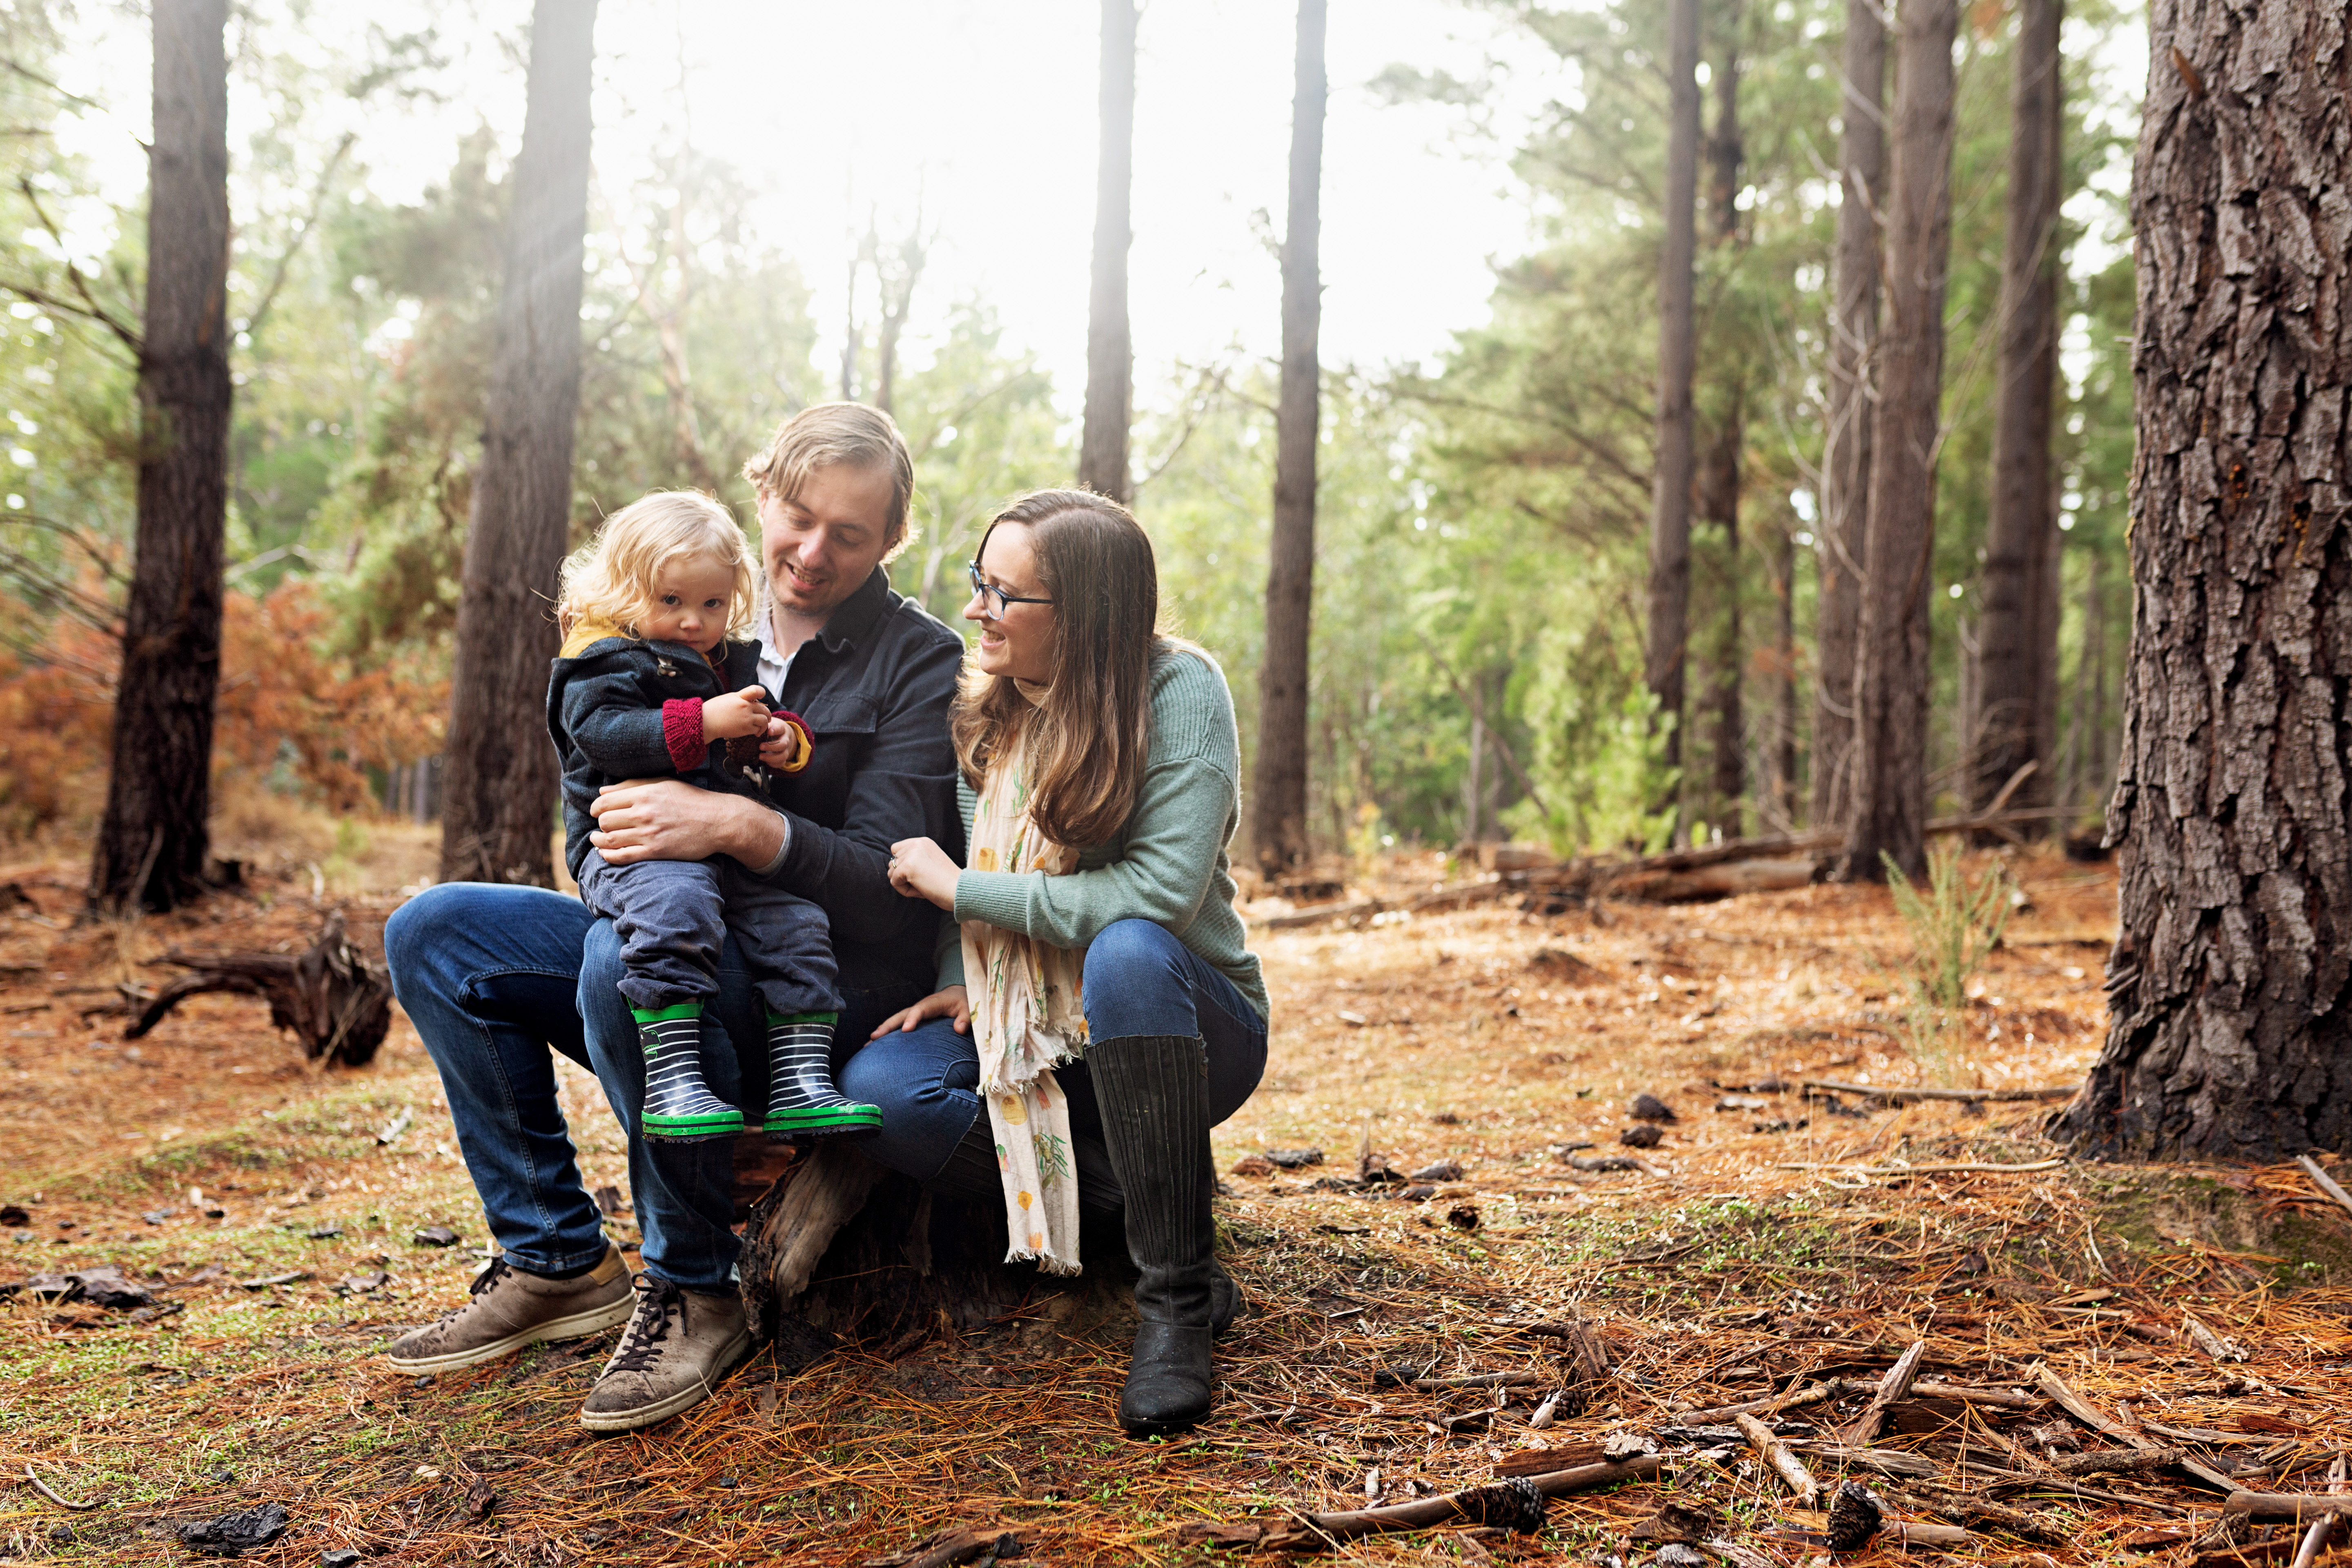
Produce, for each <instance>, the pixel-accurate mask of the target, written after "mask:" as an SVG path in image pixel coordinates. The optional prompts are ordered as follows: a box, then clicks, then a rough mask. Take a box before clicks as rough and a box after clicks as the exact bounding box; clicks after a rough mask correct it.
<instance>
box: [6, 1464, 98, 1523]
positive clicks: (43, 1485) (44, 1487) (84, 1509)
mask: <svg viewBox="0 0 2352 1568" xmlns="http://www.w3.org/2000/svg"><path fill="white" fill-rule="evenodd" d="M25 1479H26V1480H28V1481H30V1482H31V1483H32V1484H33V1489H34V1490H35V1491H37V1492H38V1493H40V1494H41V1495H42V1496H43V1497H45V1498H47V1499H48V1500H50V1501H51V1502H53V1503H55V1504H57V1505H58V1507H59V1508H69V1509H71V1510H73V1511H74V1512H76V1513H88V1512H89V1510H91V1509H94V1508H104V1507H105V1506H106V1500H105V1499H104V1498H100V1499H99V1500H97V1501H95V1502H70V1501H68V1500H66V1499H64V1498H61V1497H59V1496H58V1494H57V1493H55V1492H53V1491H51V1490H50V1489H49V1488H48V1483H47V1482H46V1481H44V1480H42V1479H41V1478H40V1477H38V1476H37V1475H35V1474H34V1473H33V1467H32V1466H30V1465H26V1467H25Z"/></svg>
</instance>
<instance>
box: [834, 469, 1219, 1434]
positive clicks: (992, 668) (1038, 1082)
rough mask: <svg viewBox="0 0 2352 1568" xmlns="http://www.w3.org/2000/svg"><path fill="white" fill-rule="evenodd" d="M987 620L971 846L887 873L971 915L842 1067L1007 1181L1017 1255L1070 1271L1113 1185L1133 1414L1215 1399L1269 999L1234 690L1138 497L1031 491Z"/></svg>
mask: <svg viewBox="0 0 2352 1568" xmlns="http://www.w3.org/2000/svg"><path fill="white" fill-rule="evenodd" d="M971 580H972V597H971V604H970V605H967V606H966V607H965V609H964V612H963V613H964V618H965V619H967V620H971V621H976V622H978V623H979V624H980V641H979V645H978V647H976V648H974V650H973V651H972V654H971V660H970V662H969V663H968V664H967V665H966V667H965V671H964V682H963V687H962V689H961V693H960V694H959V696H958V698H957V702H956V710H955V720H954V734H955V744H956V757H957V762H958V764H959V767H960V770H961V773H962V778H961V781H960V784H959V795H960V796H961V805H962V809H963V814H964V820H965V824H966V833H965V837H966V840H967V842H968V843H969V844H970V845H971V850H970V855H969V868H966V867H959V866H957V865H956V864H955V862H954V861H952V860H951V859H950V858H948V856H947V855H946V853H945V852H944V851H942V850H941V849H940V847H939V846H938V845H937V844H936V843H934V842H932V841H931V840H930V839H929V838H909V839H906V840H904V841H902V842H900V843H898V844H897V845H895V846H893V847H892V859H891V865H890V880H891V883H892V885H893V886H895V887H897V888H898V890H899V891H900V892H902V893H905V894H907V895H908V896H909V897H915V898H923V899H929V900H930V901H931V902H933V903H935V904H937V905H939V906H940V909H942V910H947V911H948V912H949V913H950V914H951V915H952V916H954V922H945V921H943V922H942V927H943V929H942V932H941V944H940V945H941V953H940V990H939V991H938V992H937V993H936V994H933V995H931V996H929V997H926V998H925V999H924V1000H923V1001H922V1002H920V1003H919V1004H917V1005H915V1006H913V1007H910V1008H908V1009H907V1010H906V1011H904V1012H902V1013H900V1014H898V1015H897V1016H894V1017H892V1018H891V1019H889V1020H887V1022H885V1023H884V1024H883V1026H882V1027H881V1028H879V1029H877V1031H876V1032H875V1037H874V1043H873V1044H870V1045H868V1046H867V1047H866V1048H864V1049H863V1050H861V1051H859V1052H858V1053H857V1054H856V1056H854V1057H852V1058H850V1059H849V1061H848V1063H847V1065H846V1067H845V1069H844V1070H843V1073H842V1075H841V1086H842V1088H843V1089H844V1091H845V1092H846V1093H848V1094H851V1095H853V1096H855V1097H856V1098H857V1099H859V1100H866V1101H868V1102H871V1103H873V1104H876V1105H878V1106H880V1107H881V1108H882V1124H883V1131H882V1133H881V1135H880V1136H879V1137H878V1138H877V1139H876V1140H875V1141H874V1142H871V1143H869V1144H867V1145H866V1149H867V1151H868V1152H871V1153H873V1154H874V1155H875V1156H876V1157H877V1158H878V1159H880V1160H881V1161H882V1162H883V1163H886V1164H888V1165H891V1166H893V1167H894V1168H896V1169H898V1170H901V1171H904V1172H907V1173H908V1174H910V1175H913V1176H916V1177H918V1178H919V1179H921V1180H923V1181H925V1182H927V1183H929V1184H932V1185H933V1186H935V1187H937V1188H940V1189H941V1190H945V1191H952V1192H957V1193H961V1194H969V1195H972V1196H984V1195H988V1194H1002V1197H1003V1202H1004V1205H1005V1214H1006V1219H1007V1226H1008V1229H1009V1231H1010V1235H1011V1239H1012V1251H1011V1256H1012V1257H1013V1258H1034V1259H1036V1260H1037V1261H1038V1262H1039V1264H1040V1265H1041V1266H1043V1267H1044V1268H1047V1269H1050V1270H1054V1271H1056V1272H1063V1273H1075V1272H1076V1270H1077V1269H1078V1268H1079V1267H1080V1264H1081V1259H1080V1258H1079V1257H1078V1223H1077V1222H1078V1214H1079V1210H1080V1208H1081V1207H1082V1206H1084V1207H1087V1208H1091V1209H1095V1210H1097V1211H1098V1212H1099V1211H1103V1210H1108V1209H1113V1208H1118V1207H1121V1206H1123V1207H1124V1210H1125V1215H1126V1226H1127V1242H1128V1250H1129V1253H1130V1255H1131V1256H1132V1257H1133V1258H1134V1260H1135V1263H1136V1266H1137V1268H1139V1270H1140V1271H1141V1278H1140V1279H1139V1281H1138V1282H1137V1285H1136V1288H1135V1300H1136V1308H1137V1313H1138V1317H1139V1324H1138V1327H1137V1329H1136V1336H1135V1349H1134V1353H1133V1357H1132V1360H1131V1364H1130V1366H1129V1371H1128V1377H1127V1387H1126V1389H1125V1391H1124V1392H1123V1393H1122V1394H1120V1396H1119V1409H1118V1416H1119V1424H1120V1425H1121V1426H1124V1427H1126V1428H1127V1430H1129V1432H1132V1433H1134V1434H1136V1435H1138V1436H1149V1435H1151V1434H1155V1433H1163V1432H1178V1431H1182V1430H1184V1429H1185V1428H1187V1427H1190V1426H1193V1425H1194V1424H1196V1423H1197V1422H1199V1421H1200V1420H1201V1419H1202V1417H1204V1416H1205V1415H1207V1414H1208V1411H1209V1401H1210V1376H1211V1373H1210V1342H1211V1339H1212V1338H1213V1334H1214V1332H1215V1331H1216V1330H1218V1329H1220V1328H1222V1327H1223V1324H1224V1322H1225V1321H1229V1320H1230V1319H1231V1317H1232V1310H1233V1303H1234V1291H1233V1284H1232V1281H1231V1280H1230V1279H1226V1278H1225V1277H1224V1275H1223V1271H1222V1270H1220V1269H1219V1268H1217V1264H1216V1254H1215V1231H1214V1229H1213V1226H1212V1225H1211V1223H1210V1217H1209V1198H1210V1194H1211V1192H1212V1190H1213V1186H1214V1184H1215V1176H1214V1173H1213V1170H1212V1167H1211V1162H1210V1153H1209V1129H1210V1128H1211V1127H1212V1126H1213V1125H1215V1124H1216V1123H1217V1122H1219V1121H1223V1120H1224V1119H1225V1118H1226V1117H1228V1116H1230V1115H1232V1114H1233V1113H1234V1110H1237V1109H1238V1108H1239V1107H1240V1106H1241V1103H1242V1102H1243V1101H1244V1100H1246V1099H1248V1098H1249V1095H1250V1091H1251V1090H1253V1089H1255V1088H1256V1087H1257V1082H1258V1078H1259V1076H1260V1075H1261V1074H1262V1073H1263V1072H1264V1071H1265V1037H1266V994H1265V980H1264V978H1263V976H1262V975H1261V974H1260V973H1259V970H1258V962H1257V959H1256V957H1255V955H1253V954H1252V953H1251V952H1249V951H1248V949H1247V948H1246V947H1244V941H1243V931H1242V922H1241V917H1240V916H1239V915H1238V914H1237V913H1235V911H1234V881H1233V877H1232V873H1231V869H1230V866H1229V863H1228V861H1227V858H1226V854H1225V847H1226V845H1227V844H1228V843H1229V842H1230V841H1231V840H1232V838H1233V836H1234V827H1235V826H1236V824H1237V823H1238V821H1239V819H1240V811H1241V789H1240V784H1239V777H1240V770H1241V752H1240V742H1239V739H1238V736H1237V735H1236V733H1235V731H1234V705H1233V696H1232V694H1231V693H1230V692H1229V691H1228V690H1227V689H1226V688H1225V681H1224V676H1223V673H1222V672H1221V671H1220V670H1219V669H1218V668H1217V667H1216V665H1215V664H1214V662H1213V661H1212V660H1211V659H1210V658H1209V657H1208V655H1207V654H1205V653H1203V652H1202V651H1201V650H1200V649H1199V648H1197V647H1192V645H1190V644H1188V643H1183V642H1181V641H1178V640H1177V639H1175V638H1172V637H1163V636H1160V635H1159V634H1158V632H1157V629H1156V628H1157V626H1158V621H1159V610H1160V583H1159V574H1158V571H1157V569H1156V568H1155V566H1154V564H1153V562H1152V556H1151V542H1150V539H1148V538H1146V537H1145V535H1144V532H1143V530H1142V529H1141V528H1140V527H1139V526H1138V525H1137V523H1136V521H1135V519H1134V518H1133V517H1132V516H1131V515H1129V512H1128V511H1127V510H1126V509H1125V508H1124V507H1121V506H1119V505H1118V503H1117V502H1115V501H1110V500H1105V499H1103V498H1102V497H1100V496H1097V495H1092V494H1089V493H1087V492H1085V491H1078V490H1041V491H1039V492H1037V493H1035V494H1034V495H1029V496H1024V497H1023V498H1022V499H1021V500H1017V501H1015V502H1013V505H1011V506H1010V507H1008V508H1006V509H1005V510H1003V512H1002V513H1000V514H999V515H998V516H997V518H996V520H995V521H993V522H992V523H991V524H990V525H989V529H988V532H987V533H986V534H985V535H984V536H983V537H982V540H981V546H980V552H979V556H978V558H977V559H976V560H975V561H974V562H973V563H972V565H971Z"/></svg>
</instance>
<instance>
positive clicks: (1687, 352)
mask: <svg viewBox="0 0 2352 1568" xmlns="http://www.w3.org/2000/svg"><path fill="white" fill-rule="evenodd" d="M1666 26H1667V42H1666V55H1667V59H1666V90H1667V110H1666V114H1667V119H1666V210H1665V224H1666V231H1665V241H1664V244H1663V245H1662V246H1661V247H1659V250H1658V414H1657V433H1656V438H1655V442H1654V444H1655V446H1656V447H1657V471H1656V473H1655V475H1654V477H1653V479H1652V482H1651V493H1650V626H1649V650H1648V651H1649V658H1648V660H1647V663H1648V670H1647V675H1648V680H1649V687H1650V694H1651V695H1652V696H1653V697H1654V698H1655V699H1656V700H1657V710H1656V712H1655V713H1654V715H1653V721H1654V723H1656V724H1658V725H1660V726H1663V727H1665V730H1666V742H1665V748H1664V750H1665V757H1666V761H1667V762H1668V763H1680V762H1681V761H1682V756H1683V717H1684V715H1683V693H1684V672H1685V666H1686V664H1687V662H1688V657H1689V652H1690V514H1691V479H1692V468H1693V466H1694V465H1693V456H1692V451H1693V437H1692V431H1691V361H1692V357H1693V324H1692V317H1691V288H1692V283H1691V265H1692V261H1693V258H1694V257H1695V255H1696V250H1697V240H1698V0H1671V4H1670V8H1669V13H1668V17H1667V23H1666ZM1678 831H1679V829H1678Z"/></svg>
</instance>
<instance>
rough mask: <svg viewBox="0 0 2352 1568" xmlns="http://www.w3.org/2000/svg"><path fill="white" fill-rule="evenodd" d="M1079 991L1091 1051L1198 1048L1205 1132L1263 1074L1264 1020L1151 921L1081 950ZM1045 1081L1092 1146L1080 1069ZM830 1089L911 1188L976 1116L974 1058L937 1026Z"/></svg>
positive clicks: (879, 1053) (853, 1069) (1087, 1086)
mask: <svg viewBox="0 0 2352 1568" xmlns="http://www.w3.org/2000/svg"><path fill="white" fill-rule="evenodd" d="M1082 990H1083V994H1084V995H1085V998H1086V1014H1087V1037H1088V1038H1089V1039H1091V1040H1097V1041H1101V1040H1115V1039H1118V1038H1120V1037H1125V1036H1129V1035H1178V1036H1184V1037H1192V1038H1197V1039H1198V1040H1200V1042H1201V1044H1202V1048H1203V1050H1204V1051H1205V1052H1206V1054H1207V1058H1208V1070H1209V1121H1210V1122H1211V1124H1214V1123H1216V1122H1220V1121H1224V1120H1225V1118H1227V1117H1229V1116H1231V1115H1232V1114H1233V1113H1234V1111H1236V1110H1240V1109H1241V1106H1242V1102H1243V1101H1244V1100H1247V1099H1248V1098H1249V1097H1250V1095H1251V1093H1252V1092H1253V1091H1254V1090H1255V1089H1256V1088H1257V1085H1258V1079H1261V1078H1263V1077H1264V1076H1265V1019H1263V1018H1261V1017H1259V1016H1257V1010H1256V1009H1255V1008H1254V1007H1252V1006H1251V1005H1249V1003H1248V1002H1247V1001H1246V1000H1245V999H1244V997H1243V995H1242V994H1241V992H1240V991H1238V990H1236V989H1235V988H1234V983H1233V982H1232V981H1230V980H1228V979H1226V978H1225V977H1224V975H1223V974H1222V973H1219V972H1218V971H1217V970H1216V969H1215V968H1213V967H1212V966H1211V965H1210V964H1209V963H1207V962H1206V961H1204V960H1203V959H1202V958H1201V957H1200V956H1199V955H1198V954H1196V953H1195V952H1192V949H1191V948H1188V947H1186V946H1185V945H1184V944H1183V943H1182V942H1179V941H1177V940H1176V938H1175V937H1173V936H1171V935H1170V934H1169V932H1168V931H1167V930H1166V929H1165V928H1163V927H1161V926H1160V925H1157V924H1155V923H1153V922H1152V921H1143V920H1132V921H1118V922H1117V923H1116V924H1113V925H1110V926H1108V927H1106V928H1105V929H1104V930H1103V931H1102V933H1101V934H1100V935H1098V936H1097V937H1096V938H1095V940H1094V941H1093V942H1090V943H1088V944H1087V965H1086V977H1085V981H1084V984H1083V986H1082ZM867 1027H868V1028H871V1027H873V1026H872V1025H870V1024H869V1025H867ZM1054 1078H1055V1081H1056V1082H1058V1083H1059V1084H1060V1085H1061V1086H1062V1091H1063V1092H1064V1093H1065V1094H1066V1095H1068V1096H1069V1100H1070V1129H1071V1131H1073V1132H1076V1133H1079V1134H1082V1135H1086V1136H1088V1137H1094V1138H1099V1137H1100V1136H1101V1132H1102V1110H1101V1108H1100V1106H1099V1105H1098V1104H1097V1101H1096V1099H1095V1086H1094V1083H1093V1080H1092V1079H1091V1078H1090V1076H1089V1075H1088V1074H1087V1068H1086V1064H1085V1063H1084V1062H1078V1063H1075V1064H1073V1065H1072V1066H1069V1067H1066V1068H1055V1069H1054ZM836 1081H837V1082H838V1083H839V1084H840V1086H841V1092H842V1093H844V1094H845V1095H847V1096H849V1097H850V1098H851V1099H852V1100H864V1101H866V1102H867V1103H868V1104H871V1105H877V1106H880V1107H881V1108H882V1131H881V1132H880V1133H878V1134H877V1135H876V1136H875V1137H873V1138H871V1139H868V1140H866V1142H861V1143H860V1144H859V1145H858V1151H859V1152H861V1153H864V1154H868V1155H871V1156H872V1157H873V1158H874V1159H876V1160H878V1161H880V1162H881V1163H883V1164H885V1165H887V1166H889V1167H890V1168H891V1169H892V1170H895V1171H902V1172H904V1173H907V1174H908V1175H910V1176H913V1177H915V1178H916V1179H917V1180H919V1181H926V1182H927V1181H929V1180H930V1179H931V1178H932V1177H934V1176H936V1175H938V1174H939V1173H940V1169H941V1168H942V1167H943V1166H945V1165H946V1163H947V1162H948V1156H949V1155H950V1154H951V1153H952V1152H954V1151H955V1147H956V1145H957V1144H958V1143H960V1142H962V1141H963V1135H964V1134H965V1133H966V1132H968V1131H971V1125H972V1123H973V1121H976V1120H977V1119H978V1118H979V1116H980V1114H981V1109H982V1108H981V1100H980V1056H979V1053H978V1052H977V1050H976V1049H975V1048H974V1047H973V1045H972V1040H971V1036H970V1035H969V1034H961V1035H960V1034H958V1033H956V1030H955V1026H954V1025H953V1023H951V1022H950V1020H948V1019H945V1018H933V1019H930V1020H929V1021H928V1022H926V1023H924V1024H923V1025H922V1026H920V1027H919V1028H915V1029H911V1030H908V1031H906V1032H904V1033H892V1034H888V1035H885V1036H884V1037H882V1038H880V1039H878V1040H876V1041H874V1042H873V1043H871V1044H870V1045H867V1046H866V1047H865V1048H864V1049H863V1050H861V1051H859V1052H858V1053H857V1054H856V1056H854V1057H852V1058H849V1060H848V1061H847V1062H846V1063H845V1064H843V1066H842V1068H841V1070H840V1073H839V1075H838V1078H837V1079H836ZM1084 1174H1085V1171H1084V1167H1083V1166H1081V1175H1082V1176H1083V1175H1084Z"/></svg>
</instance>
